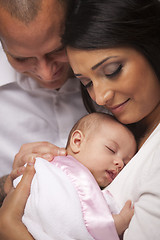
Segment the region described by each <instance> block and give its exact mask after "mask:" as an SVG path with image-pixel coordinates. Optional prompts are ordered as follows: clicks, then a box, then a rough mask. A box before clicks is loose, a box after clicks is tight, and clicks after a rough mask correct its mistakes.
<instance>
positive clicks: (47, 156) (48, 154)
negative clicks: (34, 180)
mask: <svg viewBox="0 0 160 240" xmlns="http://www.w3.org/2000/svg"><path fill="white" fill-rule="evenodd" d="M42 157H43V158H44V159H46V160H52V159H53V155H52V154H50V153H46V154H43V155H42Z"/></svg>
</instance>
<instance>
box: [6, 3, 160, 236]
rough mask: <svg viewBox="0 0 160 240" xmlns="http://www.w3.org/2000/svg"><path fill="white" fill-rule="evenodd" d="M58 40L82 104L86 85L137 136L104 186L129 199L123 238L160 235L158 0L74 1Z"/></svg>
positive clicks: (114, 193) (159, 32) (88, 105)
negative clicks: (131, 210) (130, 153)
mask: <svg viewBox="0 0 160 240" xmlns="http://www.w3.org/2000/svg"><path fill="white" fill-rule="evenodd" d="M64 42H65V44H66V45H67V53H68V56H69V60H70V63H71V66H72V68H73V71H74V73H75V74H76V76H77V77H78V78H79V79H80V80H81V82H82V84H83V89H84V88H85V93H84V96H85V103H86V105H87V107H88V108H89V109H90V99H89V96H87V93H89V95H90V97H91V98H92V99H93V100H94V101H96V102H97V103H98V104H99V105H103V106H105V107H106V108H107V109H109V110H110V111H111V112H112V114H113V115H114V116H115V117H116V118H117V119H118V120H119V121H120V122H122V123H124V124H127V125H129V126H131V127H132V129H133V131H134V133H135V135H136V138H137V142H138V147H139V151H138V153H137V154H136V156H135V157H134V159H133V160H132V161H130V163H129V164H128V165H127V166H126V167H125V168H124V170H123V171H122V173H121V174H119V176H118V177H117V179H115V181H113V184H112V185H111V187H110V191H111V192H112V194H113V195H114V197H115V198H118V199H119V200H120V202H121V204H123V202H124V201H125V199H128V196H130V197H129V198H131V199H132V200H133V201H134V202H135V215H134V216H133V218H132V220H131V224H130V226H129V229H128V231H126V232H125V234H124V239H125V240H132V239H139V240H146V239H155V240H159V239H160V230H159V223H160V220H159V219H160V186H159V182H160V174H159V171H160V148H159V146H160V137H159V133H160V124H159V122H160V68H159V63H160V2H159V1H158V0H142V1H139V0H130V1H128V0H123V1H118V0H117V1H116V0H115V1H113V0H85V1H82V0H81V1H77V2H76V4H75V8H74V9H73V14H72V16H70V20H69V21H68V23H67V26H66V33H65V35H64ZM86 91H87V92H86ZM86 96H87V99H86ZM92 110H93V109H92ZM113 154H116V151H115V152H114V153H113ZM21 185H22V184H21ZM21 185H20V186H21ZM121 191H123V193H122V192H121ZM17 195H18V194H17ZM122 195H123V196H122ZM21 209H22V208H21ZM21 212H22V211H21ZM13 216H14V218H15V214H13ZM19 221H20V220H18V221H16V226H17V225H18V224H20V223H19ZM4 239H5V238H4ZM6 239H9V238H6ZM17 239H18V238H17ZM26 239H27V238H26ZM28 239H29V238H28Z"/></svg>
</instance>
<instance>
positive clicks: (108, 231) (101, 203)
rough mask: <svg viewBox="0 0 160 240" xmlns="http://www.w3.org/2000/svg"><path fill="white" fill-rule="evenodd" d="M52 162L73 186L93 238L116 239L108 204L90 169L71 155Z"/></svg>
mask: <svg viewBox="0 0 160 240" xmlns="http://www.w3.org/2000/svg"><path fill="white" fill-rule="evenodd" d="M52 164H54V165H56V166H57V167H59V168H61V169H62V171H63V172H64V173H65V174H66V175H67V176H68V177H69V178H70V180H71V181H72V183H73V185H74V186H75V188H76V191H77V194H78V195H79V199H80V203H81V207H82V213H83V218H84V223H85V225H86V228H87V230H88V232H89V233H90V235H91V236H92V237H93V238H94V239H95V240H106V239H109V240H118V239H119V237H118V235H117V232H116V229H115V225H114V221H113V218H112V215H111V213H110V210H109V208H108V205H107V203H106V201H105V199H104V197H103V194H102V191H101V190H100V188H99V186H98V184H97V182H96V181H95V179H94V177H93V176H92V174H91V173H90V171H89V170H88V169H87V168H86V167H84V166H83V165H82V164H81V163H79V162H78V161H77V160H75V159H74V158H73V157H72V156H67V157H55V159H54V160H53V162H52Z"/></svg>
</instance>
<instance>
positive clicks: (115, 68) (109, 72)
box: [103, 63, 123, 78]
mask: <svg viewBox="0 0 160 240" xmlns="http://www.w3.org/2000/svg"><path fill="white" fill-rule="evenodd" d="M122 67H123V66H122V64H120V63H110V64H107V65H106V66H104V68H103V71H104V74H105V76H106V77H108V78H113V77H115V76H117V75H118V74H119V73H120V71H121V70H122Z"/></svg>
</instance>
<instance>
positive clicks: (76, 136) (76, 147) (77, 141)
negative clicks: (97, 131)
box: [70, 130, 84, 153]
mask: <svg viewBox="0 0 160 240" xmlns="http://www.w3.org/2000/svg"><path fill="white" fill-rule="evenodd" d="M83 139H84V136H83V133H82V132H81V131H80V130H75V131H74V132H73V133H72V136H71V140H70V148H71V150H72V152H73V153H79V152H80V148H81V144H82V141H83Z"/></svg>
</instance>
